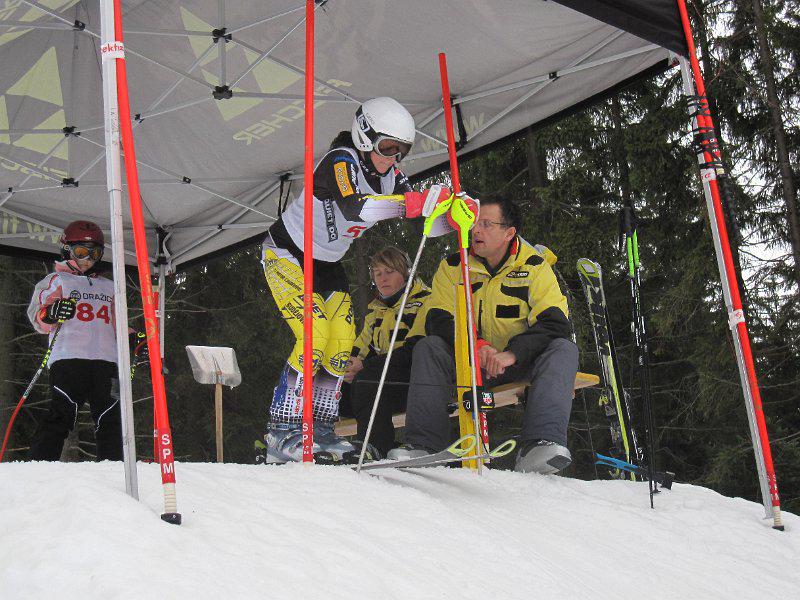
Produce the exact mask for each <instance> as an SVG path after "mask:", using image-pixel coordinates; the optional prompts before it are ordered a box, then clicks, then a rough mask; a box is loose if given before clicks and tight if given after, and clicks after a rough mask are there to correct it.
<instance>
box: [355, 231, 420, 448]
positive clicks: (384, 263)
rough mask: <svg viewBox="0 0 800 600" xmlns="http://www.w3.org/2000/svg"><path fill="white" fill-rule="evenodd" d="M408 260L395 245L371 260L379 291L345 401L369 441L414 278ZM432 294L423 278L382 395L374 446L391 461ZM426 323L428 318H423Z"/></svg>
mask: <svg viewBox="0 0 800 600" xmlns="http://www.w3.org/2000/svg"><path fill="white" fill-rule="evenodd" d="M409 262H410V261H409V259H408V255H407V254H406V253H405V252H403V251H401V250H399V249H397V248H395V247H392V246H389V247H387V248H384V249H383V250H381V251H380V252H378V253H377V254H375V255H374V256H373V257H372V259H371V260H370V271H371V277H372V282H373V284H374V288H375V298H374V299H373V300H372V302H370V303H369V306H368V307H367V314H366V316H365V317H364V327H363V328H362V330H361V333H360V334H359V336H358V339H357V340H356V343H355V345H354V346H353V350H352V353H351V354H352V355H351V356H350V361H349V363H348V366H347V370H346V372H345V376H344V380H345V382H346V383H349V384H350V389H349V390H348V391H346V394H345V397H349V399H350V406H351V409H352V413H353V416H355V418H356V421H357V422H358V434H357V438H358V439H359V440H363V439H364V436H365V435H366V432H367V424H368V423H369V418H370V415H371V413H372V406H373V404H374V402H375V394H376V393H377V389H378V384H377V381H378V379H379V378H380V376H381V372H382V371H383V365H384V363H385V362H386V353H387V352H388V351H389V342H390V341H391V338H392V331H393V330H394V326H395V322H396V321H397V310H398V309H399V308H400V300H401V297H402V295H403V290H404V289H405V286H406V281H407V280H408V275H409V269H410V264H409ZM429 295H430V289H429V288H428V286H426V285H425V284H424V283H423V282H422V280H421V279H419V278H417V279H415V280H414V283H413V285H412V286H411V291H410V292H409V295H408V300H406V305H405V308H404V310H403V318H402V320H401V322H400V329H399V330H398V332H397V339H396V340H395V347H394V351H393V352H392V359H391V362H390V364H389V369H388V371H387V373H386V384H385V385H384V388H383V391H382V392H381V399H380V402H379V404H378V412H377V413H376V414H375V422H374V423H373V425H372V432H371V434H370V443H371V444H372V445H373V446H374V447H375V448H376V449H377V450H378V452H379V453H380V454H381V455H382V456H385V455H386V453H387V452H388V451H389V450H391V449H392V448H393V447H394V446H395V442H394V426H393V425H392V414H394V413H399V412H403V411H404V410H405V407H406V394H407V392H408V386H407V385H398V384H407V383H408V380H409V377H410V375H411V349H412V347H413V345H414V342H415V341H417V340H418V339H419V338H418V337H416V336H415V338H409V337H408V335H409V332H410V331H411V327H412V326H413V325H414V321H415V320H416V318H417V315H421V314H422V312H423V310H424V302H425V298H426V297H427V296H429ZM423 322H424V319H423Z"/></svg>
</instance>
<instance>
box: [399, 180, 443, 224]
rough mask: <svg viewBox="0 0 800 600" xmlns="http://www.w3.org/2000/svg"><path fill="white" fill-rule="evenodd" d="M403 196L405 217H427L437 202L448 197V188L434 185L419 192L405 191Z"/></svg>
mask: <svg viewBox="0 0 800 600" xmlns="http://www.w3.org/2000/svg"><path fill="white" fill-rule="evenodd" d="M405 197H406V200H405V204H406V218H407V219H413V218H415V217H427V216H428V215H430V214H431V213H432V212H433V209H434V208H435V207H436V205H437V204H439V203H440V202H444V201H445V200H447V199H448V198H449V197H450V189H449V188H446V187H443V186H439V185H434V186H431V187H430V188H429V189H427V190H423V191H421V192H406V193H405ZM426 213H427V214H426Z"/></svg>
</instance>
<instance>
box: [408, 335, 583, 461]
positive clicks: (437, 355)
mask: <svg viewBox="0 0 800 600" xmlns="http://www.w3.org/2000/svg"><path fill="white" fill-rule="evenodd" d="M577 372H578V347H577V346H576V345H575V344H573V343H572V342H571V341H569V340H565V339H556V340H553V341H552V342H550V345H549V346H547V348H546V349H545V351H544V352H542V354H541V355H540V356H539V357H538V358H537V359H536V361H535V362H534V363H533V365H532V366H531V367H530V368H529V369H527V370H524V371H523V370H521V369H515V368H514V367H509V368H508V369H506V372H505V373H503V374H502V375H500V376H499V377H495V378H492V379H488V380H487V379H484V386H485V387H487V388H489V387H493V386H496V385H501V384H503V383H511V382H514V381H520V382H524V381H529V382H530V384H531V385H530V387H529V388H528V396H527V404H526V406H525V416H524V418H523V423H522V435H521V436H520V443H522V442H526V441H528V440H540V439H541V440H550V441H551V442H556V443H558V444H561V445H563V446H566V445H567V426H568V425H569V414H570V411H571V410H572V396H573V389H574V385H575V374H576V373H577ZM454 381H455V358H454V356H453V349H452V348H451V347H450V346H449V345H448V344H447V343H446V342H445V341H444V340H443V339H442V338H440V337H439V336H435V335H431V336H427V337H425V338H423V339H422V340H420V341H419V342H418V343H417V344H416V346H414V354H413V361H412V364H411V387H410V388H409V390H408V408H407V410H406V436H405V441H406V443H407V444H414V445H418V446H424V447H426V448H429V449H431V450H436V451H439V450H443V449H444V448H446V447H447V446H448V445H449V444H450V443H452V440H451V439H450V438H451V435H450V423H451V421H450V417H449V415H448V413H447V404H448V403H449V402H452V398H453V394H452V387H450V384H452V383H453V382H454Z"/></svg>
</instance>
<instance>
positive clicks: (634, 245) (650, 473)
mask: <svg viewBox="0 0 800 600" xmlns="http://www.w3.org/2000/svg"><path fill="white" fill-rule="evenodd" d="M622 229H623V231H622V240H624V243H625V251H626V254H627V257H628V280H629V281H630V286H631V296H632V300H633V335H634V338H635V342H636V349H637V351H638V357H637V358H638V367H639V378H640V380H641V386H642V392H641V393H642V410H643V412H644V418H645V426H646V434H647V435H646V438H647V485H648V488H649V490H650V508H654V506H653V494H655V493H657V492H658V483H657V482H656V479H655V472H656V467H655V435H654V432H653V404H652V398H651V395H650V373H649V371H650V364H649V359H648V356H647V355H648V343H647V329H646V328H645V322H644V313H643V312H642V298H641V279H640V274H639V236H638V234H637V231H636V217H635V215H634V212H633V206H625V207H623V209H622Z"/></svg>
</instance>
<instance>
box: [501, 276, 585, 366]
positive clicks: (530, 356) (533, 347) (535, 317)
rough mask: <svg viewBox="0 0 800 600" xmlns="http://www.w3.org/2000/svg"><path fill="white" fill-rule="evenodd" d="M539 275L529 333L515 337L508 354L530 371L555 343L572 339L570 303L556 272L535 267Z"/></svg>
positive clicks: (532, 289)
mask: <svg viewBox="0 0 800 600" xmlns="http://www.w3.org/2000/svg"><path fill="white" fill-rule="evenodd" d="M535 269H536V273H535V275H534V278H533V282H532V284H531V286H530V287H529V288H528V305H529V306H530V312H529V313H528V329H527V330H526V331H523V332H522V333H519V334H517V335H515V336H514V337H512V338H511V339H510V340H509V341H508V346H507V347H506V350H510V351H512V352H513V353H514V356H516V358H517V365H518V366H520V367H523V368H525V367H528V366H530V365H531V364H532V363H533V361H535V360H536V359H537V358H538V357H539V355H540V354H541V353H542V352H543V351H544V349H545V348H547V346H548V345H549V344H550V342H551V341H552V340H554V339H558V338H563V339H567V340H568V339H570V336H571V333H572V327H571V325H570V321H569V317H568V315H569V312H568V309H567V299H566V298H565V297H564V295H563V294H562V293H561V289H560V288H559V287H558V280H557V279H556V276H555V273H553V268H552V267H551V266H550V265H549V264H548V263H546V262H542V263H540V264H539V265H537V266H536V267H535Z"/></svg>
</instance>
